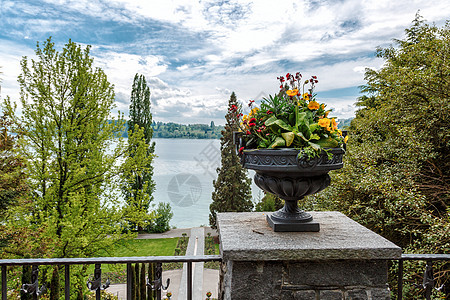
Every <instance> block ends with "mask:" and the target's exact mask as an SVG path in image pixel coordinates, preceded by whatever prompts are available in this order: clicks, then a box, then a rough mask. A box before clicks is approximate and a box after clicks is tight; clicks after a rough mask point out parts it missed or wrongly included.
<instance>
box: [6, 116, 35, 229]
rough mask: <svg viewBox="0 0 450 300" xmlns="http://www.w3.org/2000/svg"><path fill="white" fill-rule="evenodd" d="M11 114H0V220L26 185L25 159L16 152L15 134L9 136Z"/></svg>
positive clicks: (22, 193) (22, 192) (26, 187)
mask: <svg viewBox="0 0 450 300" xmlns="http://www.w3.org/2000/svg"><path fill="white" fill-rule="evenodd" d="M12 126H13V121H12V119H11V116H8V115H7V112H5V114H4V115H2V116H0V220H2V219H3V218H4V217H5V214H6V213H7V208H8V207H9V206H10V205H18V204H19V199H20V196H23V195H24V194H25V193H26V192H27V190H28V186H27V184H26V174H25V171H24V167H25V159H24V158H23V157H21V156H20V155H19V154H18V153H17V143H16V140H17V136H15V137H14V136H11V130H12Z"/></svg>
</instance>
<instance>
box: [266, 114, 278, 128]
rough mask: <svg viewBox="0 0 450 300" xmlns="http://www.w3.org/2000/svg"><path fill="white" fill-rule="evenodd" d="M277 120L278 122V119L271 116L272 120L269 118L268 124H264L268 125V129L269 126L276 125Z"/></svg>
mask: <svg viewBox="0 0 450 300" xmlns="http://www.w3.org/2000/svg"><path fill="white" fill-rule="evenodd" d="M277 120H278V119H277V117H275V116H271V117H270V118H268V119H267V120H266V122H264V125H266V126H267V127H269V126H271V125H273V124H275V122H276V121H277Z"/></svg>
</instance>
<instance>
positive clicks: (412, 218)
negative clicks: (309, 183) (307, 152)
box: [316, 16, 450, 299]
mask: <svg viewBox="0 0 450 300" xmlns="http://www.w3.org/2000/svg"><path fill="white" fill-rule="evenodd" d="M449 45H450V24H449V22H447V23H446V25H445V26H443V27H442V28H438V27H436V26H434V25H432V26H431V25H427V24H425V23H424V22H423V20H422V18H421V17H420V16H416V19H415V20H414V22H413V25H412V26H411V27H410V28H408V29H406V38H405V39H403V40H396V45H395V46H391V47H388V48H385V49H378V51H377V55H378V57H381V58H383V59H384V60H385V63H384V65H383V67H382V68H381V69H380V70H377V71H375V70H367V71H366V75H365V78H366V80H367V84H366V85H364V86H363V88H362V91H363V92H366V93H367V95H364V96H362V97H360V98H359V100H358V102H357V105H358V106H359V107H360V109H359V110H358V111H357V113H356V118H355V119H354V120H353V121H352V123H351V127H350V140H349V144H348V147H347V153H346V159H345V163H344V168H343V169H342V170H341V171H340V172H337V174H335V175H332V176H333V177H332V185H331V187H330V188H329V189H326V190H325V191H323V192H322V193H321V194H319V196H317V197H318V198H319V199H317V200H320V201H316V202H317V203H320V205H321V206H322V208H324V209H337V210H341V211H343V212H344V213H345V214H347V215H348V216H350V217H352V218H353V219H355V220H356V221H358V222H360V223H361V224H363V225H365V226H367V227H368V228H370V229H372V230H373V231H375V232H377V233H379V234H381V235H383V236H384V237H386V238H388V239H389V240H391V241H392V242H394V243H396V244H397V245H399V246H401V247H402V248H403V251H404V252H410V253H449V251H450V235H449V232H450V216H449V211H450V208H449V207H450V206H449V205H450V189H449V178H450V93H449V91H450V65H449V63H448V62H449V60H450V47H449ZM406 268H407V269H408V271H407V272H405V274H407V275H406V276H408V278H406V279H407V280H408V281H409V282H410V283H411V285H410V286H408V285H405V293H407V295H405V298H407V299H415V298H416V297H417V298H420V299H423V296H418V295H417V294H418V293H420V290H419V289H416V288H414V287H412V283H417V282H420V281H421V276H422V273H423V270H424V268H423V265H422V266H421V267H417V266H416V265H415V263H411V265H410V264H409V263H408V264H407V265H406ZM435 271H437V272H436V273H435V276H436V279H437V282H438V284H439V285H440V284H443V283H445V286H449V278H450V276H449V275H450V272H449V268H448V264H441V265H438V264H435ZM393 288H395V284H394V285H393ZM446 289H447V291H446V292H447V296H448V293H449V290H448V288H446Z"/></svg>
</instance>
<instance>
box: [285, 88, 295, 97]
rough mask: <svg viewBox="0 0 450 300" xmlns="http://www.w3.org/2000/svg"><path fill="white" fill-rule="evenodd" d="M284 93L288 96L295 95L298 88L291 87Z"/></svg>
mask: <svg viewBox="0 0 450 300" xmlns="http://www.w3.org/2000/svg"><path fill="white" fill-rule="evenodd" d="M286 94H288V96H291V97H293V96H296V95H297V94H298V89H293V90H287V91H286Z"/></svg>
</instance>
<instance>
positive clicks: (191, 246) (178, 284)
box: [107, 227, 219, 300]
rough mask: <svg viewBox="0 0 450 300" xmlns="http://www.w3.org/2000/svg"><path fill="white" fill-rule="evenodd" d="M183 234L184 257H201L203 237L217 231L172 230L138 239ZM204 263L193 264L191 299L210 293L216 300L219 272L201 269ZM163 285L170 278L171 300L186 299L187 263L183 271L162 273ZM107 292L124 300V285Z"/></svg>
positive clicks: (109, 289) (179, 235)
mask: <svg viewBox="0 0 450 300" xmlns="http://www.w3.org/2000/svg"><path fill="white" fill-rule="evenodd" d="M183 233H186V234H187V236H189V237H190V238H189V243H188V247H187V250H186V255H203V253H204V249H205V246H204V245H205V236H207V234H208V233H210V234H211V236H215V235H217V231H216V230H214V229H211V228H210V227H194V228H181V229H172V230H169V231H167V232H164V233H149V234H139V235H138V237H137V238H138V239H159V238H174V237H181V236H182V235H183ZM203 264H204V263H193V266H192V267H193V272H192V273H193V274H192V275H193V289H192V291H193V294H192V299H194V300H201V299H205V298H206V292H208V291H210V292H211V293H212V294H213V296H212V298H217V295H218V287H219V270H210V269H203ZM162 277H163V283H165V282H166V280H167V278H170V285H169V288H168V290H167V291H169V292H171V293H172V298H171V300H177V299H179V300H184V299H187V297H186V291H187V288H186V285H187V263H185V264H184V266H183V270H181V269H180V270H169V271H164V272H163V275H162ZM107 291H108V292H110V293H112V294H113V295H116V296H118V297H119V299H126V284H113V285H111V286H110V287H109V288H108V289H107ZM165 295H166V291H163V293H162V296H163V299H164V298H165Z"/></svg>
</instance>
